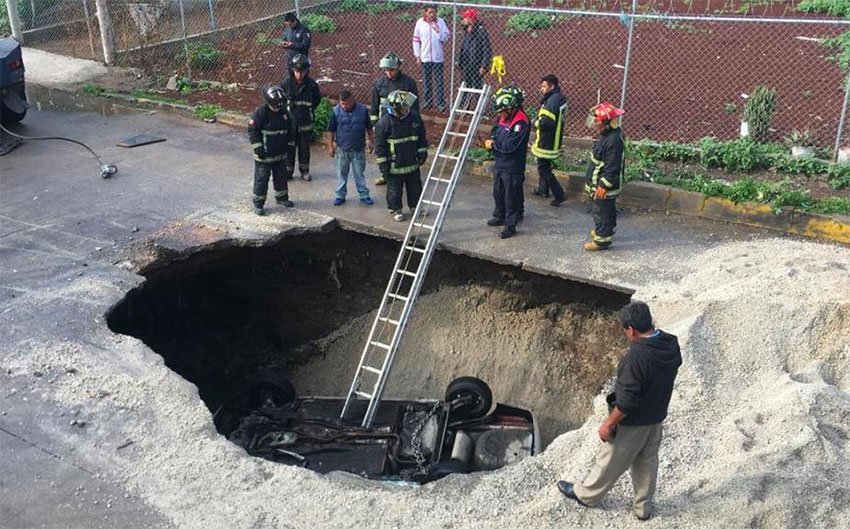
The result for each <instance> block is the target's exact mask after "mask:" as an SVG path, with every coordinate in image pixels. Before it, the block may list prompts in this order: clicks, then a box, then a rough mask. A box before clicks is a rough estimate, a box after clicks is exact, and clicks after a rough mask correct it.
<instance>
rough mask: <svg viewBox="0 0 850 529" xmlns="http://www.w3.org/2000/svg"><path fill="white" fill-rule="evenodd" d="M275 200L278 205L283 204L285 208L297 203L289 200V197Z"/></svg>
mask: <svg viewBox="0 0 850 529" xmlns="http://www.w3.org/2000/svg"><path fill="white" fill-rule="evenodd" d="M275 202H277V205H278V206H283V207H285V208H291V207H292V206H294V205H295V203H294V202H292V201H291V200H289V199H288V198H285V199H283V200H275Z"/></svg>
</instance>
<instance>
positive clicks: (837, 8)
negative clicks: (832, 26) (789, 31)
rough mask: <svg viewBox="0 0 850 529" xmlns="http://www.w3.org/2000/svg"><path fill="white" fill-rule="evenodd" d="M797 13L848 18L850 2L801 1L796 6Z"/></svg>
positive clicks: (847, 0)
mask: <svg viewBox="0 0 850 529" xmlns="http://www.w3.org/2000/svg"><path fill="white" fill-rule="evenodd" d="M797 11H800V12H803V13H826V14H828V15H834V16H837V17H845V18H850V0H803V1H802V2H800V3H799V4H797Z"/></svg>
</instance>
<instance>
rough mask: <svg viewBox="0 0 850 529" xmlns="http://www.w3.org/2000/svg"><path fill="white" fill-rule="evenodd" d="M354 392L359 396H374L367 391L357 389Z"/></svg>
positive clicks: (368, 397)
mask: <svg viewBox="0 0 850 529" xmlns="http://www.w3.org/2000/svg"><path fill="white" fill-rule="evenodd" d="M354 394H355V395H357V396H358V397H363V398H364V399H371V398H372V395H370V394H368V393H366V392H365V391H357V390H355V391H354Z"/></svg>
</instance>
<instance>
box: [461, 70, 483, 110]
mask: <svg viewBox="0 0 850 529" xmlns="http://www.w3.org/2000/svg"><path fill="white" fill-rule="evenodd" d="M462 71H463V82H464V83H465V84H466V87H467V88H481V87H482V86H484V76H483V75H481V72H480V71H479V70H478V68H469V67H466V68H462ZM471 96H472V94H463V97H462V98H461V100H460V108H464V109H465V108H467V107H469V106H474V104H473V103H475V102H476V101H478V99H474V100H471V101H470V98H471Z"/></svg>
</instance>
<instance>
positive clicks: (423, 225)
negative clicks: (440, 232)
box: [413, 222, 434, 230]
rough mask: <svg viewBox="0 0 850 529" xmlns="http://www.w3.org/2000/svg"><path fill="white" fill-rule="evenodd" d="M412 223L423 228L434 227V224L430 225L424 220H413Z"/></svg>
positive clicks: (429, 228) (431, 228) (430, 228)
mask: <svg viewBox="0 0 850 529" xmlns="http://www.w3.org/2000/svg"><path fill="white" fill-rule="evenodd" d="M413 225H414V226H418V227H420V228H425V229H426V230H433V229H434V226H432V225H430V224H425V223H424V222H414V223H413Z"/></svg>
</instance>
